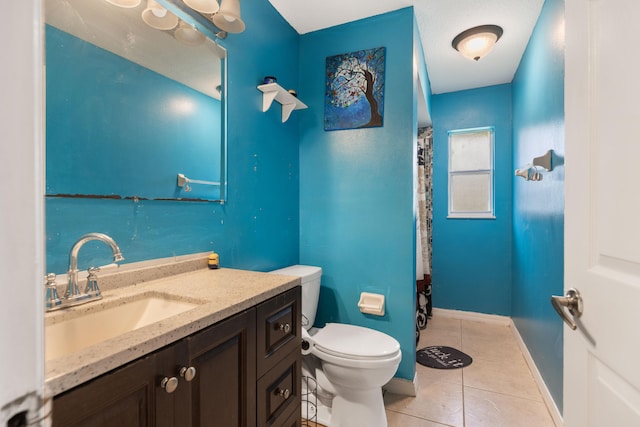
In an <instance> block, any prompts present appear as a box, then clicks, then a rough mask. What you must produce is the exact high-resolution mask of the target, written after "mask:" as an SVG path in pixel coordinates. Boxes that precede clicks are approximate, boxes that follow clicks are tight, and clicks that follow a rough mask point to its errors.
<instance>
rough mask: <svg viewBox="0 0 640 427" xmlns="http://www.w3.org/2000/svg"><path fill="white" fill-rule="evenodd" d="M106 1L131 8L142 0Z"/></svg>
mask: <svg viewBox="0 0 640 427" xmlns="http://www.w3.org/2000/svg"><path fill="white" fill-rule="evenodd" d="M106 2H107V3H111V4H112V5H114V6H118V7H126V8H132V7H138V6H139V5H140V3H142V0H106Z"/></svg>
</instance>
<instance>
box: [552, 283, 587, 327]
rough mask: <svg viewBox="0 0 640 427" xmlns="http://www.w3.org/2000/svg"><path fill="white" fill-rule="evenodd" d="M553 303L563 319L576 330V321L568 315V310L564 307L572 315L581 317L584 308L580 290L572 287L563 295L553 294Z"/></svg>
mask: <svg viewBox="0 0 640 427" xmlns="http://www.w3.org/2000/svg"><path fill="white" fill-rule="evenodd" d="M551 305H552V306H553V308H554V309H555V310H556V313H558V315H559V316H560V317H561V318H562V320H564V322H565V323H566V324H567V325H569V327H570V328H571V329H573V330H574V331H575V330H576V328H577V325H576V322H575V321H574V320H573V319H572V318H571V317H569V316H567V312H566V311H564V307H566V308H567V309H568V310H569V313H571V316H572V317H580V316H581V315H582V310H583V305H582V297H581V296H580V292H578V290H577V289H574V288H570V289H567V292H566V293H565V295H564V296H563V297H559V296H557V295H553V296H551Z"/></svg>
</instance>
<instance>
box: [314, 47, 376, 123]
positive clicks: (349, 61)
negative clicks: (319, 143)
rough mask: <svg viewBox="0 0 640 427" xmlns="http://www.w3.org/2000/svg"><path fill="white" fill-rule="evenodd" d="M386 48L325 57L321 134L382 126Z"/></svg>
mask: <svg viewBox="0 0 640 427" xmlns="http://www.w3.org/2000/svg"><path fill="white" fill-rule="evenodd" d="M384 61H385V48H384V47H378V48H375V49H367V50H359V51H357V52H351V53H344V54H342V55H335V56H329V57H327V80H326V86H325V96H324V130H341V129H355V128H368V127H380V126H382V118H383V116H384Z"/></svg>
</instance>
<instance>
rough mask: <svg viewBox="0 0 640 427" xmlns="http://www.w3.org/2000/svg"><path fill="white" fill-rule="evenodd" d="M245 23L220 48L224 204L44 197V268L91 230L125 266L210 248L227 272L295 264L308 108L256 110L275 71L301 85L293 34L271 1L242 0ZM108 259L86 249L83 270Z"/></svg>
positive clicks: (60, 266)
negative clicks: (303, 121)
mask: <svg viewBox="0 0 640 427" xmlns="http://www.w3.org/2000/svg"><path fill="white" fill-rule="evenodd" d="M242 17H243V20H244V21H245V22H246V24H247V30H246V31H245V32H243V33H241V34H234V35H230V36H229V38H228V39H226V40H224V41H223V42H222V43H221V44H223V45H224V46H225V47H227V48H228V50H229V59H228V74H229V78H228V83H227V86H228V90H227V91H228V95H229V100H228V112H227V114H228V169H229V171H228V193H229V194H228V202H227V203H226V204H224V205H219V204H213V203H188V202H166V201H139V202H137V203H136V202H134V201H131V200H93V199H83V200H80V199H53V200H52V199H49V200H47V202H46V227H47V248H46V249H47V270H48V271H54V272H57V273H60V272H65V271H66V269H67V266H68V253H69V250H70V249H71V246H72V244H73V242H74V241H75V240H76V239H77V238H78V237H79V236H80V235H82V234H84V233H87V232H92V231H100V232H105V233H107V234H109V235H111V236H112V237H113V238H114V239H115V240H116V241H117V242H118V244H119V245H120V247H121V249H122V251H123V253H124V256H125V257H126V261H127V262H133V261H139V260H143V259H150V258H158V257H168V256H173V255H181V254H187V253H194V252H203V251H209V250H216V251H217V252H219V253H220V260H221V265H222V266H225V267H235V268H245V269H253V270H270V269H273V268H278V267H283V266H286V265H290V264H295V263H297V262H298V256H299V250H298V231H299V201H298V120H299V118H300V117H301V116H302V115H303V114H305V112H296V113H294V114H292V116H291V118H290V119H289V121H288V122H287V123H285V124H282V123H281V121H280V111H279V108H277V107H276V106H274V107H273V108H272V109H271V110H270V111H268V112H267V113H263V112H262V111H261V109H262V96H261V93H260V92H259V91H258V90H257V89H256V85H257V84H258V83H259V82H260V80H261V79H262V77H263V76H265V75H275V76H277V77H278V80H279V82H281V83H282V84H283V85H284V86H285V87H288V88H295V87H297V86H298V72H297V70H298V68H297V64H298V37H299V36H298V34H297V33H296V32H295V31H294V30H293V29H292V28H291V27H290V26H289V25H288V24H287V23H286V22H285V21H284V20H283V19H282V17H281V16H280V15H279V14H278V13H277V12H276V11H275V10H274V9H273V7H272V6H271V5H270V4H269V2H267V1H264V0H243V2H242ZM155 155H157V154H156V153H149V156H155ZM157 160H158V162H160V161H161V160H162V159H160V158H158V159H157ZM60 167H64V165H60ZM96 247H99V244H97V245H96ZM100 250H102V249H100ZM87 251H88V252H87V253H89V252H90V250H89V249H87ZM83 255H84V256H83ZM108 261H109V258H108V257H107V255H106V254H105V255H104V256H103V255H95V256H93V255H89V256H87V254H85V250H84V249H83V251H82V253H81V254H80V260H79V266H80V268H87V267H88V266H89V265H90V264H93V265H95V264H98V265H100V264H104V263H105V262H108Z"/></svg>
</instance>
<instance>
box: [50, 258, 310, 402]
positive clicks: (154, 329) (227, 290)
mask: <svg viewBox="0 0 640 427" xmlns="http://www.w3.org/2000/svg"><path fill="white" fill-rule="evenodd" d="M205 265H206V264H205ZM299 284H300V278H297V277H293V276H284V275H278V274H267V273H259V272H253V271H245V270H233V269H227V268H221V269H217V270H210V269H208V268H206V267H205V268H199V269H197V270H194V271H189V272H183V273H179V274H173V275H170V276H167V277H163V278H157V279H155V278H152V279H151V280H150V281H144V282H142V283H137V284H131V285H128V286H121V287H113V288H112V289H105V288H104V287H103V286H102V284H101V285H100V286H101V289H102V295H103V298H102V299H101V300H99V301H94V302H90V303H87V304H84V305H80V306H76V307H71V308H67V309H63V310H59V311H54V312H51V313H47V314H46V315H45V325H50V324H53V323H57V322H60V321H64V320H66V319H69V318H72V317H74V316H78V315H81V314H82V313H85V312H87V311H94V310H100V309H102V308H104V307H108V306H110V305H119V304H123V303H126V302H127V301H130V300H132V299H135V298H136V297H139V296H140V294H156V295H158V294H164V295H167V296H170V297H171V298H172V299H175V300H181V301H185V302H191V303H197V304H198V305H197V306H196V307H195V308H192V309H190V310H188V311H185V312H183V313H180V314H177V315H174V316H172V317H169V318H167V319H165V320H162V321H159V322H156V323H152V324H150V325H147V326H144V327H142V328H139V329H135V330H133V331H130V332H127V333H125V334H122V335H120V336H118V337H116V338H112V339H109V340H106V341H102V342H100V343H97V344H94V345H91V346H89V347H86V348H84V349H82V350H79V351H76V352H74V353H71V354H68V355H66V356H60V357H58V358H54V359H52V360H47V361H46V364H45V385H46V387H47V389H48V392H49V393H51V394H52V395H54V396H55V395H57V394H60V393H62V392H64V391H66V390H69V389H71V388H73V387H75V386H77V385H79V384H82V383H84V382H86V381H88V380H90V379H92V378H95V377H97V376H99V375H101V374H104V373H106V372H108V371H110V370H112V369H115V368H117V367H119V366H122V365H124V364H126V363H128V362H131V361H133V360H135V359H138V358H140V357H142V356H144V355H146V354H148V353H151V352H153V351H155V350H157V349H159V348H162V347H164V346H166V345H168V344H171V343H173V342H175V341H178V340H180V339H181V338H184V337H186V336H188V335H191V334H193V333H194V332H197V331H198V330H201V329H203V328H206V327H207V326H210V325H213V324H214V323H217V322H219V321H221V320H224V319H226V318H228V317H230V316H232V315H234V314H236V313H239V312H241V311H244V310H246V309H248V308H251V307H253V306H255V305H257V304H259V303H261V302H263V301H266V300H267V299H269V298H271V297H273V296H275V295H278V294H280V293H282V292H285V291H287V290H289V289H292V288H294V287H295V286H297V285H299ZM110 287H111V286H110ZM86 331H87V333H88V334H90V333H91V325H90V324H87V325H86Z"/></svg>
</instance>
